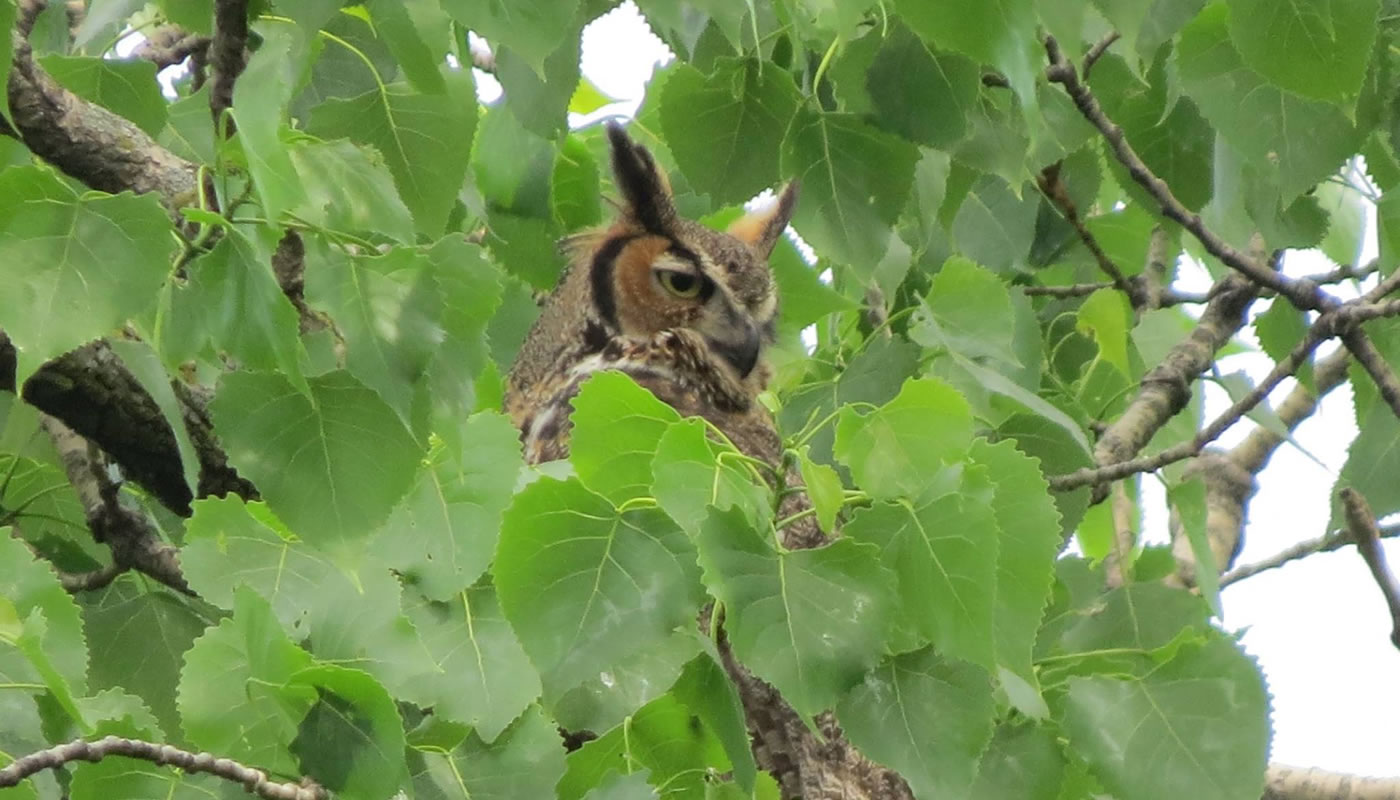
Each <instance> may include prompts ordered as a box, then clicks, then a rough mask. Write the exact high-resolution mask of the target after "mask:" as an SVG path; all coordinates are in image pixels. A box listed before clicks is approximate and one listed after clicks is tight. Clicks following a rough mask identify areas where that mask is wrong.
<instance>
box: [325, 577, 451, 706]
mask: <svg viewBox="0 0 1400 800" xmlns="http://www.w3.org/2000/svg"><path fill="white" fill-rule="evenodd" d="M403 592H404V587H403V586H402V585H400V583H399V581H398V578H397V576H395V575H393V574H392V573H390V572H389V571H388V570H385V569H381V568H380V567H378V566H377V565H374V566H367V567H365V568H362V569H359V570H357V571H355V572H354V573H340V572H337V573H335V574H333V575H331V576H330V579H329V580H328V581H327V583H326V584H325V585H324V586H323V587H322V591H321V595H320V597H319V598H318V601H317V603H316V605H315V606H314V607H313V608H312V609H311V613H310V615H309V617H308V619H309V621H310V625H309V628H310V630H309V636H308V637H307V643H308V646H309V647H310V648H311V651H312V653H313V654H314V655H315V656H316V658H317V659H318V660H320V661H325V662H328V663H334V664H339V665H341V666H344V667H352V668H354V669H360V670H364V671H365V672H366V673H368V674H369V675H370V676H371V677H373V678H374V679H375V680H376V681H378V682H379V683H381V684H382V685H383V686H384V688H385V689H386V690H387V691H389V692H390V693H391V694H392V695H393V696H394V697H395V698H396V699H399V700H402V701H404V702H408V703H412V704H414V705H416V706H419V707H421V708H431V707H433V706H436V705H438V704H439V703H443V702H450V700H449V699H448V698H449V697H450V696H452V695H453V694H455V693H457V692H460V691H461V686H460V684H458V683H456V682H455V677H456V676H453V675H450V674H448V673H445V672H443V671H442V670H441V669H438V668H437V664H436V663H435V662H436V659H435V658H434V657H433V656H432V655H431V654H430V653H429V651H428V648H427V646H426V644H425V643H424V641H423V639H422V637H421V636H419V634H418V631H417V629H416V628H415V627H414V625H413V623H412V622H411V621H410V620H409V619H408V616H407V615H406V614H404V612H403V605H404V603H403Z"/></svg>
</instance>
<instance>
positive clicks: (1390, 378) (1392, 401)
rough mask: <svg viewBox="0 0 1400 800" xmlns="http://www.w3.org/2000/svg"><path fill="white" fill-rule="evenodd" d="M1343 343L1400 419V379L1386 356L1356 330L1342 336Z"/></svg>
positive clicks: (1375, 305) (1362, 333) (1368, 338)
mask: <svg viewBox="0 0 1400 800" xmlns="http://www.w3.org/2000/svg"><path fill="white" fill-rule="evenodd" d="M1377 306H1382V304H1379V303H1378V304H1374V306H1373V307H1377ZM1342 343H1343V344H1345V345H1346V346H1347V350H1348V351H1350V352H1351V354H1352V357H1354V358H1355V359H1356V361H1357V363H1358V364H1360V365H1361V366H1362V367H1364V368H1365V369H1366V374H1368V375H1370V376H1371V380H1372V381H1375V384H1376V388H1377V389H1379V390H1380V393H1381V399H1382V400H1384V401H1385V402H1386V405H1388V406H1390V410H1391V411H1394V412H1395V416H1397V417H1400V378H1397V377H1396V375H1395V370H1393V369H1391V368H1390V365H1389V364H1387V363H1385V356H1383V355H1381V351H1379V350H1377V349H1376V345H1375V344H1374V343H1372V342H1371V337H1369V336H1367V335H1366V333H1365V332H1364V331H1362V330H1361V329H1359V328H1356V329H1353V330H1351V331H1348V332H1347V333H1344V334H1342Z"/></svg>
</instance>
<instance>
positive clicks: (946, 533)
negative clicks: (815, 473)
mask: <svg viewBox="0 0 1400 800" xmlns="http://www.w3.org/2000/svg"><path fill="white" fill-rule="evenodd" d="M923 483H924V484H925V491H924V493H923V496H922V497H921V498H919V499H918V500H917V501H915V502H910V501H908V500H901V501H899V502H897V503H889V502H881V503H877V504H875V505H873V506H871V507H869V508H865V509H861V510H860V511H857V512H856V513H855V514H854V515H853V516H852V518H851V521H850V522H849V523H847V524H846V527H845V530H844V534H845V535H846V536H847V537H849V538H851V539H853V540H855V541H858V542H866V543H870V544H873V545H876V546H877V548H878V549H877V552H879V553H880V555H881V560H882V562H883V563H884V565H885V566H886V567H888V568H889V569H890V570H891V571H892V572H893V573H894V574H895V575H896V576H897V578H898V582H897V591H898V594H899V598H900V600H901V603H902V606H903V608H902V610H903V619H902V620H901V621H902V624H903V626H904V627H905V628H906V629H908V630H909V631H912V633H913V634H914V635H915V636H916V637H917V638H915V639H914V641H913V642H912V644H913V646H918V644H921V643H922V642H924V641H931V642H933V644H934V646H935V647H937V648H938V650H939V652H941V653H944V654H946V655H949V656H953V657H956V658H962V659H966V660H968V661H971V662H973V663H975V664H980V665H982V666H983V667H985V668H987V669H988V670H990V669H993V668H994V667H995V665H996V646H997V642H996V640H995V639H994V638H993V637H992V636H991V635H989V634H990V633H991V632H992V631H994V630H995V619H996V614H997V602H996V601H997V557H998V552H999V550H1000V541H999V539H1000V537H1001V531H1000V530H999V527H998V525H997V519H996V515H995V513H994V511H993V508H992V503H993V500H994V497H995V494H994V492H995V489H994V486H993V484H992V483H991V481H990V480H988V479H987V477H986V470H985V469H982V468H974V469H968V470H960V469H958V468H949V469H947V470H945V471H944V472H943V473H942V474H941V475H937V476H936V477H935V472H934V471H929V472H926V473H924V478H923Z"/></svg>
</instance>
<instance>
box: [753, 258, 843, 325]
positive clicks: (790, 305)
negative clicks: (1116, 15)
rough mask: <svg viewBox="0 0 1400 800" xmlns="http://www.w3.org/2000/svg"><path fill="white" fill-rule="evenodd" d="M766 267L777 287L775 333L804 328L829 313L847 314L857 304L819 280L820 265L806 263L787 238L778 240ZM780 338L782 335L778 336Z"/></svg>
mask: <svg viewBox="0 0 1400 800" xmlns="http://www.w3.org/2000/svg"><path fill="white" fill-rule="evenodd" d="M768 268H769V269H770V270H772V272H773V280H774V281H775V282H776V283H777V284H778V297H780V298H781V300H780V302H779V303H778V330H779V331H780V332H792V333H793V334H794V335H795V334H796V332H797V331H800V330H802V329H803V328H806V327H807V326H808V325H811V324H812V323H814V322H816V321H818V320H820V319H821V318H823V317H825V316H826V315H828V314H833V313H835V312H838V311H849V310H851V309H853V308H856V307H858V304H857V303H856V302H855V301H853V300H851V299H850V298H848V297H846V296H845V295H843V294H841V293H840V292H837V291H836V290H834V289H832V288H831V287H830V286H828V285H827V284H826V283H825V282H823V281H822V279H821V277H820V275H821V265H820V263H818V264H808V263H807V262H806V261H804V260H803V259H802V256H801V254H799V253H798V252H797V246H796V245H794V244H793V243H792V242H791V241H790V240H788V238H787V237H783V238H782V239H781V240H779V241H778V244H777V246H776V247H774V248H773V252H772V253H771V254H770V255H769V256H768ZM780 335H781V333H780Z"/></svg>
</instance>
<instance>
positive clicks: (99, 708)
mask: <svg viewBox="0 0 1400 800" xmlns="http://www.w3.org/2000/svg"><path fill="white" fill-rule="evenodd" d="M77 705H78V707H79V709H80V710H81V711H82V715H83V719H84V720H86V721H87V722H88V724H90V725H92V728H93V731H94V735H99V734H100V735H106V734H108V733H115V734H116V735H118V736H121V735H126V736H135V737H142V738H145V739H146V740H147V741H153V740H162V739H164V738H165V734H164V732H162V731H161V729H160V723H159V722H157V721H156V717H155V715H154V714H152V713H151V710H150V709H149V708H147V707H146V704H145V703H144V702H142V701H141V698H139V697H137V696H136V695H134V694H128V693H126V692H123V691H121V690H120V689H108V690H106V691H104V692H98V693H97V694H94V695H92V696H90V697H82V698H79V699H78V700H77Z"/></svg>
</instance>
